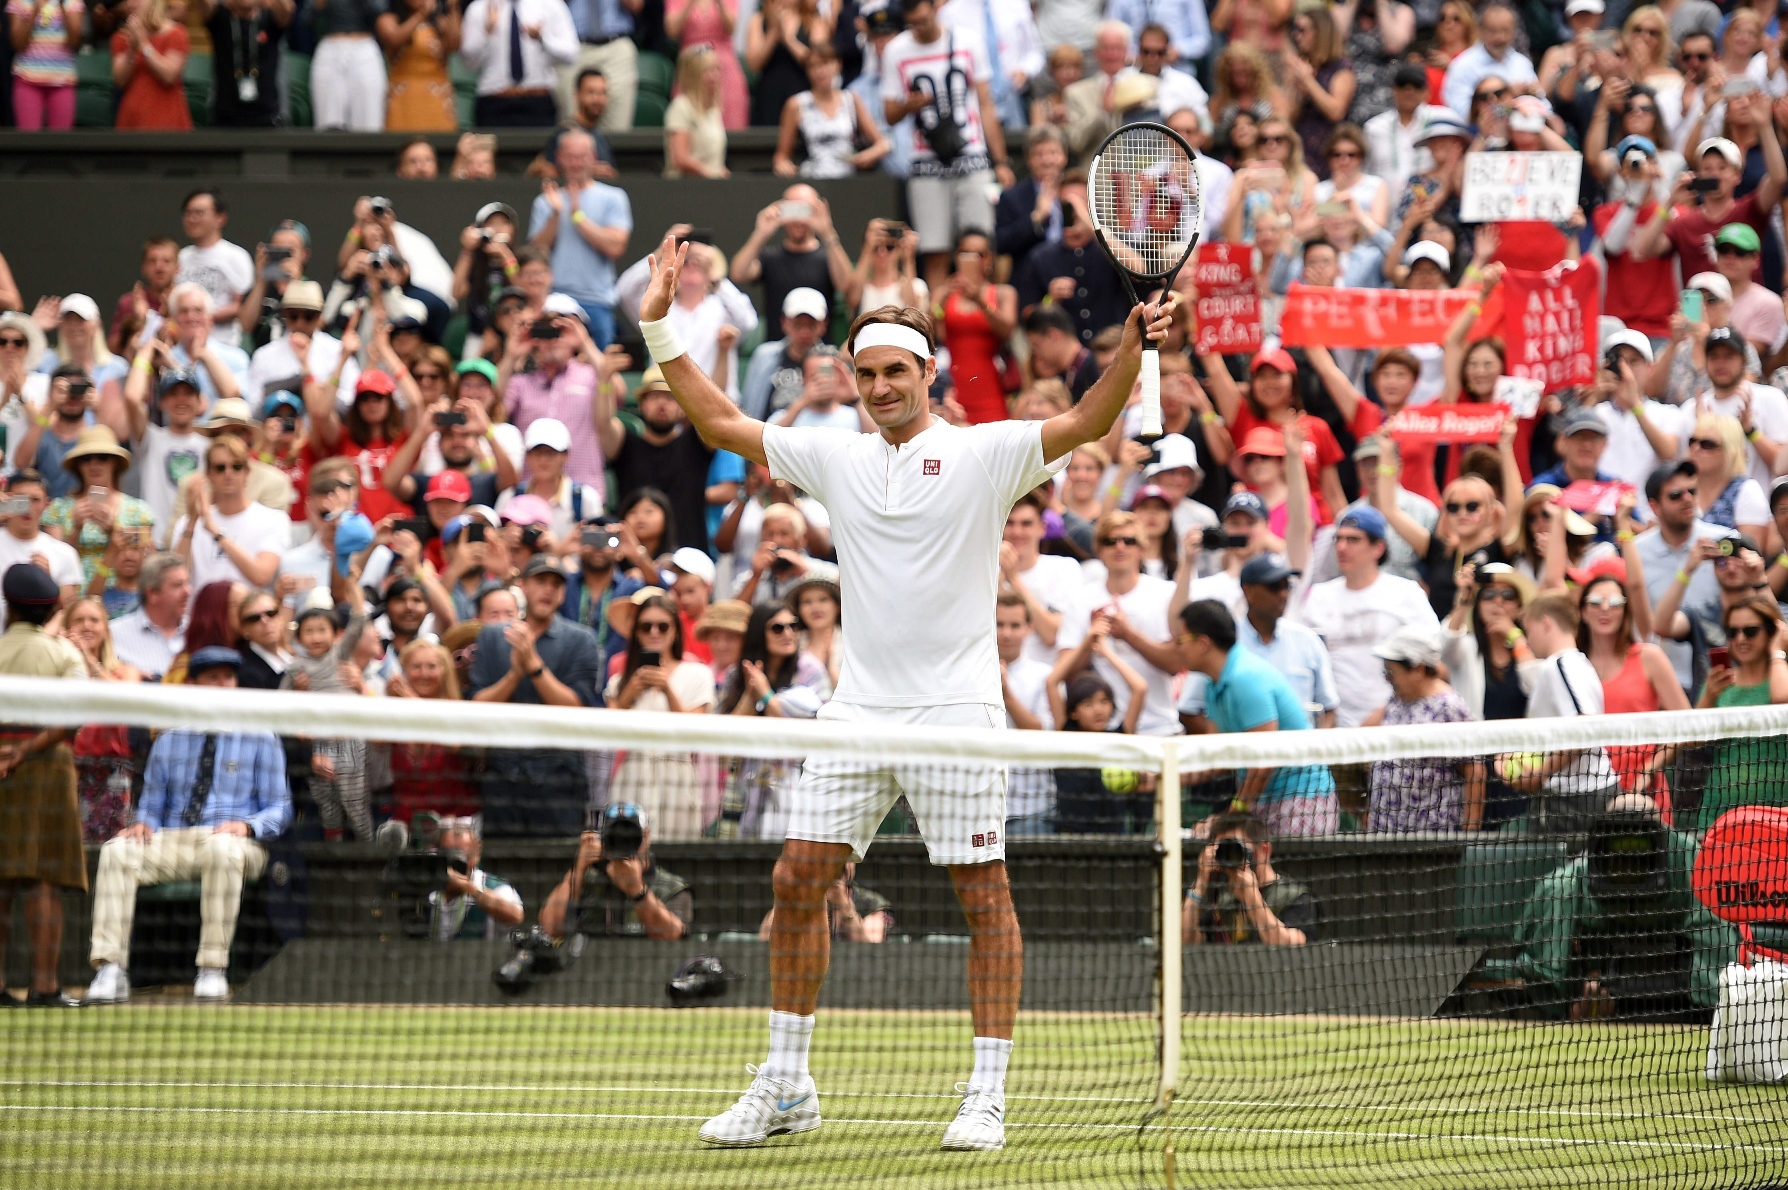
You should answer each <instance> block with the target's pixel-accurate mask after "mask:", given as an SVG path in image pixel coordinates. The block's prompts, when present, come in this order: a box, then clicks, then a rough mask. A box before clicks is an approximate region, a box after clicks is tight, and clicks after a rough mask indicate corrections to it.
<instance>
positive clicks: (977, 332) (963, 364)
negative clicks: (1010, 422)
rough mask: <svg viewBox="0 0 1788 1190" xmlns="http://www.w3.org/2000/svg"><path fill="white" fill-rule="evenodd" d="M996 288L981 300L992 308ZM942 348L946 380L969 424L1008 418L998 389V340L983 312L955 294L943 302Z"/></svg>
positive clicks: (1002, 391)
mask: <svg viewBox="0 0 1788 1190" xmlns="http://www.w3.org/2000/svg"><path fill="white" fill-rule="evenodd" d="M998 293H999V291H998V289H997V288H996V287H995V286H992V285H989V286H988V287H987V289H986V291H985V292H984V293H983V294H982V298H981V300H982V301H984V302H986V303H988V304H989V305H993V304H994V303H995V302H997V301H998V300H999V297H998ZM944 346H945V347H948V348H949V349H950V379H951V380H953V381H955V383H956V400H957V401H958V402H960V403H961V405H962V408H963V410H964V412H966V413H967V414H968V419H969V421H970V422H971V423H973V424H979V423H981V422H984V421H1005V420H1006V419H1007V418H1009V417H1011V416H1012V411H1011V410H1010V409H1009V408H1008V407H1007V405H1006V390H1005V389H1004V388H1002V387H1001V386H1000V373H999V367H998V362H997V361H998V359H999V353H1000V346H1001V340H1000V338H999V336H997V335H995V334H994V333H993V327H992V325H991V324H989V323H988V321H987V311H986V310H983V309H981V308H980V307H978V306H972V305H970V304H968V303H967V302H963V301H959V300H958V299H957V296H956V294H955V293H951V294H950V295H949V296H948V297H946V298H945V299H944Z"/></svg>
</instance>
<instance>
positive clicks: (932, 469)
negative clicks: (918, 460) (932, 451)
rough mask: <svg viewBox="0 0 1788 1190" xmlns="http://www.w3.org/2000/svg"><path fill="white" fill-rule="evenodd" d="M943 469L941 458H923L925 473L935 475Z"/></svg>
mask: <svg viewBox="0 0 1788 1190" xmlns="http://www.w3.org/2000/svg"><path fill="white" fill-rule="evenodd" d="M943 469H944V463H943V460H942V459H926V460H925V474H927V475H937V474H940V473H941V472H942V471H943Z"/></svg>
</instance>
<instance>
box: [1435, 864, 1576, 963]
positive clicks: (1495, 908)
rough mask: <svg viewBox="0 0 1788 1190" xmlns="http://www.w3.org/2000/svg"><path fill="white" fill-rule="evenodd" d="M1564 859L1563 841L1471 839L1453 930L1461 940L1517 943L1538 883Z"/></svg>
mask: <svg viewBox="0 0 1788 1190" xmlns="http://www.w3.org/2000/svg"><path fill="white" fill-rule="evenodd" d="M1564 859H1565V847H1564V844H1563V843H1562V842H1538V841H1533V842H1519V843H1514V842H1500V841H1498V842H1487V843H1470V844H1467V845H1466V847H1465V851H1464V854H1463V855H1461V856H1460V857H1459V876H1458V883H1457V884H1456V885H1455V886H1454V894H1453V932H1454V935H1455V936H1456V937H1457V938H1458V940H1459V941H1460V942H1462V943H1472V942H1476V943H1482V944H1486V945H1496V944H1498V943H1505V942H1512V941H1513V940H1514V938H1515V931H1516V930H1517V928H1519V926H1520V925H1521V914H1522V911H1523V910H1524V909H1525V908H1526V906H1527V897H1528V894H1529V893H1531V892H1532V891H1533V886H1534V885H1535V884H1537V883H1538V882H1539V880H1540V877H1542V876H1544V875H1545V874H1546V873H1547V872H1550V871H1551V870H1552V869H1553V868H1556V867H1557V866H1558V865H1559V864H1560V863H1562V862H1563V861H1564Z"/></svg>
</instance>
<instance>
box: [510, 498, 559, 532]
mask: <svg viewBox="0 0 1788 1190" xmlns="http://www.w3.org/2000/svg"><path fill="white" fill-rule="evenodd" d="M502 517H503V519H504V520H506V521H508V522H509V523H510V524H512V525H549V524H551V523H552V519H553V506H552V505H550V504H548V503H547V502H546V501H545V500H542V499H541V498H540V497H539V496H535V495H532V494H529V493H526V492H524V493H523V494H522V495H520V496H517V497H516V498H515V499H513V500H511V501H510V502H509V503H507V504H505V505H504V506H503V512H502Z"/></svg>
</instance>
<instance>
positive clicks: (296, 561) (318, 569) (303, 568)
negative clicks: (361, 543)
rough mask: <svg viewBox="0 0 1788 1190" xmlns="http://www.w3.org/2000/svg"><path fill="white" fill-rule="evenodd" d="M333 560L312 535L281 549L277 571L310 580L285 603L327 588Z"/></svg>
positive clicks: (296, 603) (330, 552)
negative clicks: (301, 541)
mask: <svg viewBox="0 0 1788 1190" xmlns="http://www.w3.org/2000/svg"><path fill="white" fill-rule="evenodd" d="M201 532H202V530H201ZM193 536H194V538H195V540H196V539H197V537H198V534H197V533H195V534H194V535H193ZM380 548H384V547H380ZM334 562H335V553H334V551H333V550H326V549H324V548H323V543H322V541H321V540H320V539H318V538H316V537H312V538H311V539H310V540H309V541H306V542H305V543H303V544H302V545H295V546H293V547H292V548H291V549H288V550H284V551H282V552H281V553H280V555H279V573H280V574H281V575H286V574H295V575H298V576H299V578H301V579H308V580H310V586H308V587H304V588H301V589H300V590H297V591H294V592H293V593H292V594H290V595H288V596H286V603H287V604H289V605H290V606H292V607H293V608H296V607H297V606H298V605H299V604H301V603H303V602H304V600H305V599H306V598H307V597H308V596H309V595H310V593H311V592H312V591H314V590H316V589H317V588H318V587H322V588H323V589H325V590H327V589H328V587H329V568H330V566H332V565H334ZM362 577H364V576H362Z"/></svg>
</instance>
